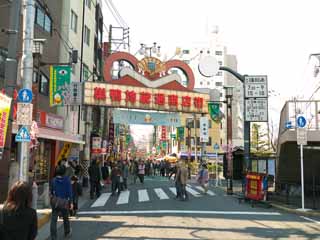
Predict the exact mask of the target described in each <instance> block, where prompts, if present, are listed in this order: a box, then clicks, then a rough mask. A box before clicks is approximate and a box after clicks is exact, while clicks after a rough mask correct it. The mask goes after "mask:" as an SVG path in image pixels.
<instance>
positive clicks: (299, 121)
mask: <svg viewBox="0 0 320 240" xmlns="http://www.w3.org/2000/svg"><path fill="white" fill-rule="evenodd" d="M306 124H307V120H306V118H305V117H304V116H299V117H298V118H297V127H299V128H304V127H305V126H306Z"/></svg>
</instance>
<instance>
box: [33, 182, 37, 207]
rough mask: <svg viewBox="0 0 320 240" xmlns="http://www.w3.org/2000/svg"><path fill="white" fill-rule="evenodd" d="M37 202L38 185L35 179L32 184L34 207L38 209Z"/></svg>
mask: <svg viewBox="0 0 320 240" xmlns="http://www.w3.org/2000/svg"><path fill="white" fill-rule="evenodd" d="M37 202H38V185H37V183H36V182H35V181H34V182H33V184H32V208H33V209H35V210H36V209H37Z"/></svg>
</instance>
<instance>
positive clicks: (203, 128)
mask: <svg viewBox="0 0 320 240" xmlns="http://www.w3.org/2000/svg"><path fill="white" fill-rule="evenodd" d="M200 142H209V121H208V118H207V117H201V118H200Z"/></svg>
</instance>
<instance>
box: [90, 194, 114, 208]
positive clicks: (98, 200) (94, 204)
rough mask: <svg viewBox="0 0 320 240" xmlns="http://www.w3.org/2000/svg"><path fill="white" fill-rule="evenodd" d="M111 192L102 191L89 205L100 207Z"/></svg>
mask: <svg viewBox="0 0 320 240" xmlns="http://www.w3.org/2000/svg"><path fill="white" fill-rule="evenodd" d="M110 196H111V193H102V194H101V196H100V197H99V198H98V199H97V200H96V201H95V202H94V203H93V204H92V205H91V207H92V208H93V207H102V206H104V205H105V204H106V202H107V201H108V199H109V198H110Z"/></svg>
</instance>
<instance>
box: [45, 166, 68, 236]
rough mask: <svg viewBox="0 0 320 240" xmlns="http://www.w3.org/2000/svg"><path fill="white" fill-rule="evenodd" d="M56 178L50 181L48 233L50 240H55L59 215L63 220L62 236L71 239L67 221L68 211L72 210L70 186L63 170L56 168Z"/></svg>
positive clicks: (62, 168)
mask: <svg viewBox="0 0 320 240" xmlns="http://www.w3.org/2000/svg"><path fill="white" fill-rule="evenodd" d="M56 174H57V176H56V177H55V178H53V179H52V181H51V184H50V194H51V196H50V202H51V208H52V214H51V225H50V233H51V239H52V240H55V239H57V220H58V216H59V215H61V216H62V218H63V225H64V235H65V237H66V238H70V237H71V228H70V221H69V210H70V209H73V198H72V186H71V181H70V178H69V177H68V176H64V175H65V168H64V167H58V168H57V170H56Z"/></svg>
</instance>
